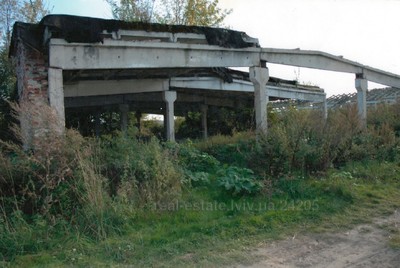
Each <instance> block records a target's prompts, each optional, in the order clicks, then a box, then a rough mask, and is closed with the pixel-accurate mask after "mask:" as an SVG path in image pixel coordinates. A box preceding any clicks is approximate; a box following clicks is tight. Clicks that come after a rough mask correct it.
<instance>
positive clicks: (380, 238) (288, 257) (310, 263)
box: [236, 211, 400, 267]
mask: <svg viewBox="0 0 400 268" xmlns="http://www.w3.org/2000/svg"><path fill="white" fill-rule="evenodd" d="M393 228H400V211H396V212H395V213H394V214H393V215H391V216H389V217H387V218H379V219H375V220H374V221H373V222H372V223H371V224H364V225H359V226H357V227H355V228H353V229H351V230H346V231H341V232H338V233H324V234H308V235H301V236H294V237H289V238H286V239H285V240H281V241H275V242H270V243H267V244H265V245H261V246H260V247H259V248H258V249H257V250H256V251H255V252H253V253H252V254H254V257H255V258H256V259H258V260H259V259H261V261H259V262H257V263H255V264H253V265H251V266H236V267H400V250H399V249H393V248H391V247H390V246H389V245H388V241H389V240H390V236H391V232H390V230H393Z"/></svg>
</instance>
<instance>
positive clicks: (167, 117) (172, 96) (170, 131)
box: [162, 91, 176, 141]
mask: <svg viewBox="0 0 400 268" xmlns="http://www.w3.org/2000/svg"><path fill="white" fill-rule="evenodd" d="M162 94H163V99H164V101H165V107H166V109H165V114H164V126H165V131H166V138H167V140H168V141H175V121H174V102H175V101H176V91H163V93H162Z"/></svg>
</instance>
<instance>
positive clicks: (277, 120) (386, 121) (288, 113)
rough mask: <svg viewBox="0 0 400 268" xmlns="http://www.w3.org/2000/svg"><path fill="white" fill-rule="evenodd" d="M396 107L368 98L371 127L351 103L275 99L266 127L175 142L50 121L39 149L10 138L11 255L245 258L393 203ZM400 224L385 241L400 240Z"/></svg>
mask: <svg viewBox="0 0 400 268" xmlns="http://www.w3.org/2000/svg"><path fill="white" fill-rule="evenodd" d="M399 107H400V104H396V105H393V106H381V107H379V108H377V109H376V110H371V111H370V114H369V124H368V127H367V128H366V129H363V128H361V126H360V125H359V124H358V119H357V115H356V111H355V109H353V108H352V107H348V108H344V109H341V110H337V111H332V112H331V113H330V116H329V118H328V120H327V121H326V122H324V121H323V119H322V118H321V115H320V114H319V113H318V112H314V111H297V110H295V109H292V108H290V109H287V110H285V111H281V112H279V113H275V114H273V113H274V112H272V113H270V118H271V120H270V121H271V125H270V128H269V133H268V135H267V136H266V137H262V136H256V135H255V134H254V133H252V132H242V133H236V134H234V135H233V136H222V135H219V136H218V135H217V136H214V137H212V138H210V139H209V140H204V141H191V140H186V141H184V142H181V143H178V144H176V143H162V142H159V141H158V140H157V139H155V138H151V139H149V140H147V141H141V140H138V139H137V138H136V135H137V132H136V130H135V129H134V128H131V129H130V130H129V132H127V133H119V132H114V133H112V134H109V135H108V136H103V137H101V138H99V139H93V138H83V137H82V136H81V135H80V134H78V133H77V132H76V131H74V130H67V132H66V133H65V136H64V138H62V139H60V138H59V136H57V135H56V134H55V133H46V134H47V135H44V136H43V138H42V139H41V140H40V142H38V143H37V144H36V145H35V149H34V150H32V151H29V152H27V151H24V150H23V149H22V148H21V146H20V145H19V144H16V143H11V142H2V145H1V154H0V158H1V159H0V214H1V216H0V236H1V237H0V263H1V264H2V265H6V266H7V265H10V266H11V265H21V266H45V265H49V266H53V265H58V266H63V265H65V266H69V265H77V266H86V265H89V264H90V265H96V264H97V265H100V264H133V265H153V266H173V265H182V266H186V265H188V264H201V265H220V264H229V263H232V262H234V263H239V262H240V263H247V262H250V261H252V260H250V259H249V256H247V255H246V252H248V249H250V248H251V247H252V246H254V245H255V244H256V243H257V242H259V241H265V240H269V239H274V238H277V237H281V236H283V235H288V234H292V233H298V232H302V231H310V230H313V231H323V230H332V229H337V228H346V227H348V226H350V225H352V224H356V223H361V222H365V221H368V220H369V219H371V217H372V216H378V215H387V214H390V213H392V212H393V211H394V209H396V208H398V207H399V199H398V196H399V194H400V183H399V174H400V159H399V150H400V143H399V136H398V133H399V132H398V131H399V126H398V122H397V121H396V120H394V118H396V117H398V115H399V114H398V112H399ZM47 112H48V114H49V118H48V120H47V121H49V122H51V120H52V119H51V118H52V116H51V110H50V109H49V111H47ZM14 131H17V133H18V129H15V128H14ZM393 228H394V229H393ZM393 228H392V229H393V230H392V229H391V232H392V233H393V236H392V238H391V240H390V241H388V243H390V244H391V245H392V246H393V247H398V246H399V243H398V241H399V237H398V234H399V230H397V229H396V227H393Z"/></svg>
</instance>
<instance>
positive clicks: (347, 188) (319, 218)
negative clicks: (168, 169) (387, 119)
mask: <svg viewBox="0 0 400 268" xmlns="http://www.w3.org/2000/svg"><path fill="white" fill-rule="evenodd" d="M391 168H393V166H390V165H388V166H387V169H391ZM399 194H400V184H399V183H398V181H394V180H386V179H385V178H384V177H378V178H377V179H375V180H373V181H371V180H364V179H362V178H359V177H357V174H355V173H354V174H352V173H351V172H348V171H332V172H331V173H330V175H329V176H328V177H326V178H324V179H318V178H309V179H303V178H282V179H281V180H280V181H278V182H277V185H276V192H275V193H274V194H272V195H271V196H260V195H259V196H243V197H240V198H227V197H224V198H222V197H221V195H219V194H218V191H214V192H213V191H209V190H208V189H206V188H196V189H194V190H193V191H191V192H190V193H189V192H187V193H186V194H184V196H183V197H182V200H181V201H180V202H173V203H170V204H165V206H163V207H158V209H150V208H146V209H132V207H130V206H122V205H121V204H118V205H117V207H115V208H114V209H115V210H116V213H117V214H118V215H120V216H122V217H123V218H122V219H121V221H122V222H123V223H122V225H120V226H121V227H120V228H121V229H122V232H121V233H120V234H114V235H111V236H108V237H107V238H106V239H104V240H102V241H100V242H97V241H95V240H93V239H90V238H88V237H87V236H84V235H82V234H81V233H80V232H79V231H78V230H73V229H71V228H70V227H67V226H66V225H64V226H63V225H62V224H61V225H60V226H58V227H55V228H54V229H53V232H55V233H56V234H57V235H55V236H54V234H51V235H50V238H47V240H46V239H45V238H44V237H45V233H43V234H42V236H43V238H42V239H43V241H44V242H45V243H46V244H47V245H48V246H47V247H41V248H40V251H37V253H35V254H29V252H27V254H19V255H20V256H17V257H16V258H15V260H14V261H13V262H12V263H13V264H16V265H24V266H26V265H28V266H35V265H36V266H42V265H49V266H53V265H60V266H69V265H73V266H79V267H83V266H87V265H91V266H93V265H95V266H96V265H117V264H119V265H121V264H129V265H134V266H157V267H159V266H191V265H201V266H220V265H228V264H232V263H244V264H245V263H250V262H251V261H254V259H250V257H249V254H248V253H249V252H250V251H251V249H252V248H253V246H254V245H256V244H257V243H259V242H265V241H269V240H271V239H276V238H279V237H285V236H293V235H295V234H298V233H301V232H307V231H316V232H321V231H336V230H341V229H343V228H350V227H351V226H352V225H354V224H360V223H366V222H369V221H370V220H371V219H372V218H373V217H380V216H385V215H389V214H390V213H392V212H393V211H394V209H396V208H398V207H399V200H398V196H399ZM41 224H44V223H40V222H35V223H33V224H31V225H29V227H27V228H28V229H27V230H30V231H31V232H33V229H32V228H35V229H37V228H38V227H40V226H41ZM17 226H18V224H17ZM19 226H20V228H21V229H20V230H19V232H18V233H19V234H21V236H24V233H23V232H21V231H22V230H23V225H22V226H21V224H19ZM63 229H64V230H66V233H64V234H63V233H62V231H61V230H63ZM38 230H39V231H38ZM38 230H35V232H33V233H36V234H37V233H39V234H40V233H41V232H45V231H44V230H46V226H45V225H44V226H43V227H41V228H38ZM40 230H43V231H40ZM47 232H48V233H51V232H52V231H47ZM28 233H29V232H28ZM25 234H26V232H25ZM36 238H37V237H36ZM31 239H34V238H31ZM393 239H394V240H393ZM393 239H392V242H391V243H396V242H395V241H396V240H395V238H393ZM1 241H4V240H3V239H2V240H1ZM393 241H394V242H393Z"/></svg>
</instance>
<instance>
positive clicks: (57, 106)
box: [48, 68, 65, 132]
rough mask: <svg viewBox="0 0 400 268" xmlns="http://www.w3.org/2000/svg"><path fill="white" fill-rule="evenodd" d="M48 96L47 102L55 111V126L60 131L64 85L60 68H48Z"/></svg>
mask: <svg viewBox="0 0 400 268" xmlns="http://www.w3.org/2000/svg"><path fill="white" fill-rule="evenodd" d="M48 82H49V86H48V97H49V104H50V107H52V108H53V109H54V110H55V111H56V115H57V118H58V122H57V126H55V127H56V128H57V129H58V130H59V131H60V132H64V129H65V108H64V87H63V74H62V69H56V68H49V69H48Z"/></svg>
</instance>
